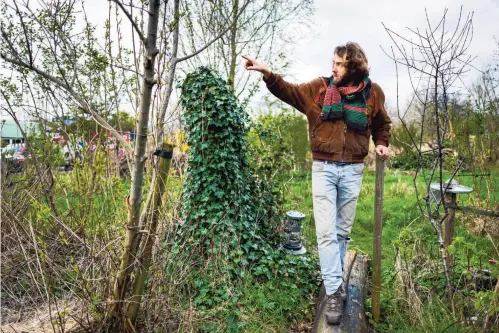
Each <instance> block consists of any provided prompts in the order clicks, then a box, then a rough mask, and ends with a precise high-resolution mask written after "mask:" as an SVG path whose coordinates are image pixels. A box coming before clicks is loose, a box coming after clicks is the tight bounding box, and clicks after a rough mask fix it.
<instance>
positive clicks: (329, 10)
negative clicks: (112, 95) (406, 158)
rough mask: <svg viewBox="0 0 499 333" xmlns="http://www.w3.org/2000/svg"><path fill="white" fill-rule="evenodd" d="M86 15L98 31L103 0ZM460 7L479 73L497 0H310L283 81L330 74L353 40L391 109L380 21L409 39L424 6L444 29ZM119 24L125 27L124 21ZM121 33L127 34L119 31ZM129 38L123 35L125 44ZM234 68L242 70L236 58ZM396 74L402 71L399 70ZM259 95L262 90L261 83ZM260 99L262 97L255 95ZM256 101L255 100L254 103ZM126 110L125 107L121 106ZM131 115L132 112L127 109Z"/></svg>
mask: <svg viewBox="0 0 499 333" xmlns="http://www.w3.org/2000/svg"><path fill="white" fill-rule="evenodd" d="M85 3H86V8H87V12H88V13H90V15H89V18H90V20H91V22H92V23H94V24H96V25H97V30H98V31H99V30H100V31H101V32H102V33H103V26H104V22H105V20H106V19H107V17H108V6H109V4H108V1H106V0H87V1H86V2H85ZM461 6H463V13H464V15H466V14H468V13H469V12H474V16H473V29H474V35H473V40H472V43H471V46H470V48H469V50H468V53H469V54H471V55H474V56H476V57H477V58H476V60H475V61H474V62H473V65H474V66H475V67H477V68H479V69H483V68H484V67H485V66H486V65H487V64H489V63H490V62H491V61H492V55H493V52H494V51H497V47H496V45H497V43H496V42H495V38H499V0H463V1H461V2H456V1H451V0H419V1H409V0H376V1H373V0H356V1H337V0H315V8H316V11H315V14H314V15H313V17H311V18H310V27H309V28H308V30H303V31H299V32H296V33H297V34H298V35H304V34H305V37H304V38H302V39H301V40H300V41H299V42H298V43H297V44H296V45H293V46H291V47H290V49H291V52H290V53H289V54H288V57H289V58H290V60H292V66H291V68H289V70H288V74H289V75H288V76H287V79H288V80H289V81H292V82H296V83H299V82H305V81H309V80H312V79H314V78H316V77H318V76H329V75H331V62H332V57H333V55H332V52H333V50H334V47H335V46H337V45H339V44H344V43H346V42H347V41H355V42H358V43H359V44H360V45H361V46H362V47H363V48H364V50H365V51H366V54H367V56H368V58H369V65H370V67H371V78H372V80H373V81H375V82H377V83H379V84H380V86H381V87H382V88H383V90H384V91H385V95H386V99H387V104H388V105H389V106H390V107H392V108H393V107H395V104H396V78H395V67H394V64H393V62H392V61H391V60H390V59H389V58H388V57H387V56H386V55H385V54H384V53H383V51H382V49H381V46H382V47H383V48H385V49H389V48H390V46H391V45H392V41H391V40H390V38H389V36H388V34H387V33H386V32H385V30H384V28H383V25H382V22H383V23H384V24H385V25H386V26H387V27H388V28H390V29H392V30H394V31H396V32H398V33H401V34H402V35H405V36H409V35H410V33H409V32H408V30H407V29H406V27H409V28H412V29H416V28H420V29H423V30H424V29H425V28H426V27H427V25H426V24H427V23H426V16H425V8H426V9H427V11H428V15H429V19H430V21H431V23H436V22H438V21H439V20H440V18H441V16H442V14H443V12H444V9H445V8H448V10H449V11H448V14H447V17H448V27H449V28H454V27H455V23H456V21H457V18H458V16H459V10H460V7H461ZM124 25H125V26H126V25H127V22H126V20H124ZM124 31H130V30H127V29H124ZM126 39H129V34H125V40H126ZM239 62H240V63H239V64H238V66H241V67H242V66H243V63H242V59H241V58H239ZM400 71H401V70H400ZM477 75H478V71H476V70H473V71H471V72H470V73H468V74H467V76H466V77H464V82H465V83H466V84H467V85H471V84H472V83H473V81H474V80H476V77H477ZM261 88H262V89H261V90H262V92H265V91H266V88H265V85H264V84H263V82H262V83H261ZM259 96H261V95H259ZM399 96H400V106H401V107H403V106H404V105H405V104H407V101H408V100H409V99H410V97H411V96H412V89H411V87H410V83H409V80H408V79H407V76H404V75H402V74H401V78H400V83H399ZM255 103H258V101H255ZM125 108H126V107H125ZM127 111H131V110H127Z"/></svg>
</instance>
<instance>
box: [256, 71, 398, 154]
mask: <svg viewBox="0 0 499 333" xmlns="http://www.w3.org/2000/svg"><path fill="white" fill-rule="evenodd" d="M264 81H265V82H266V83H267V88H268V89H269V91H270V92H271V93H272V94H273V95H274V96H276V97H277V98H279V99H280V100H282V101H283V102H286V103H287V104H289V105H291V106H292V107H294V108H295V109H297V110H298V111H300V112H301V113H303V114H305V115H306V116H307V119H308V131H309V141H310V148H311V149H312V156H313V158H314V159H321V160H331V161H338V162H363V161H364V157H366V155H367V153H368V151H369V137H370V136H371V134H372V137H373V141H374V143H375V145H383V146H386V147H388V144H389V140H390V123H391V120H390V118H389V117H388V114H387V113H386V109H385V107H384V104H385V94H384V93H383V90H381V88H380V86H379V85H377V84H376V83H372V87H371V93H370V97H369V99H368V100H367V113H368V123H369V126H368V129H367V130H366V131H364V132H359V131H356V130H353V129H351V128H348V127H347V126H346V125H345V123H344V122H343V120H336V121H322V120H321V117H320V114H321V106H322V102H323V100H324V95H325V93H326V88H327V86H326V82H325V80H324V78H321V77H319V78H317V79H314V80H312V81H310V82H307V83H302V84H292V83H288V82H286V81H284V80H283V79H282V77H281V76H279V75H278V74H275V73H272V74H270V76H269V77H268V78H267V79H264Z"/></svg>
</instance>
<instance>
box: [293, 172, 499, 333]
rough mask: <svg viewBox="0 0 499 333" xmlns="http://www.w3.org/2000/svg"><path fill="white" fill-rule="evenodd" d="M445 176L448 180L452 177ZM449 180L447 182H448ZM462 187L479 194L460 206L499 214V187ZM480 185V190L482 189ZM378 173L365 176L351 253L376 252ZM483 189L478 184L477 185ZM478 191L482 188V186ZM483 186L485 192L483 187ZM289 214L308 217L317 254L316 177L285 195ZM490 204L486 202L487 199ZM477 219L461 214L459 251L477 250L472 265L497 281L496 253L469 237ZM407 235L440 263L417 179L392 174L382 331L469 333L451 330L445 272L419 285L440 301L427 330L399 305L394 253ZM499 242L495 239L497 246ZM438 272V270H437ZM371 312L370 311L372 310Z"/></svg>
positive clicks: (307, 233)
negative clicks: (403, 233)
mask: <svg viewBox="0 0 499 333" xmlns="http://www.w3.org/2000/svg"><path fill="white" fill-rule="evenodd" d="M449 176H450V175H445V176H444V177H449ZM444 179H446V178H444ZM490 179H499V169H494V170H493V171H492V175H491V176H490ZM457 180H458V182H459V183H460V184H463V185H467V186H470V187H473V188H475V189H476V190H475V191H474V192H473V193H471V194H469V195H460V196H459V197H458V205H461V206H468V205H469V206H474V205H477V204H480V205H483V206H485V207H486V208H488V209H490V210H493V209H496V210H497V200H496V198H497V195H498V194H499V182H497V181H495V182H492V184H491V187H490V188H487V187H486V186H485V180H484V179H482V180H480V179H473V177H458V178H457ZM480 181H481V184H480ZM374 183H375V174H374V171H371V170H366V171H365V174H364V179H363V185H362V189H361V193H360V196H359V201H358V204H357V212H356V217H355V223H354V225H353V229H352V233H351V238H352V241H351V243H350V249H354V250H357V251H359V252H361V253H367V254H368V255H372V248H373V245H372V244H373V243H372V242H373V237H372V230H373V211H374ZM416 183H417V186H418V189H419V191H421V192H420V196H421V193H425V183H424V179H423V177H418V178H417V180H416ZM477 183H478V184H477ZM477 185H479V186H477ZM480 185H481V186H480ZM284 193H286V196H285V199H286V200H285V201H286V204H285V208H286V209H293V210H298V211H301V212H303V213H305V214H306V215H307V219H306V221H305V222H304V223H303V227H304V230H303V235H304V238H305V244H306V245H307V246H308V248H309V249H313V250H316V248H317V243H316V237H315V225H314V220H313V208H312V186H311V172H310V171H304V172H301V173H298V174H295V175H293V178H292V180H291V181H290V182H289V183H288V185H287V188H286V189H285V192H284ZM488 197H489V198H490V200H489V201H485V199H486V198H488ZM475 218H476V216H475V215H473V214H470V213H461V212H458V213H457V215H456V220H455V221H456V238H458V239H459V240H460V242H457V243H461V242H462V244H465V245H456V247H459V246H460V247H461V249H457V250H456V251H466V250H465V249H464V247H471V248H473V249H474V250H473V251H472V252H470V264H471V266H474V267H484V268H487V269H490V270H491V271H492V274H493V276H494V274H495V276H497V275H498V273H499V270H498V268H497V266H493V265H487V260H488V259H490V258H491V257H496V259H497V256H494V255H493V253H494V252H493V251H494V248H493V246H492V244H491V242H490V241H489V239H487V238H486V237H483V236H480V235H475V234H473V233H472V232H470V228H469V223H470V221H472V220H473V219H475ZM402 230H408V231H409V232H410V233H415V234H416V235H415V237H419V238H420V239H421V241H422V242H423V243H424V244H425V245H424V246H425V249H426V251H427V252H430V253H429V256H430V257H431V256H432V257H434V258H435V262H437V263H438V242H437V237H436V234H435V231H434V229H433V227H432V226H431V225H430V223H429V222H428V221H426V220H424V219H423V218H421V214H420V210H419V208H418V205H417V200H416V191H415V188H414V184H413V175H412V174H411V173H409V172H403V171H397V170H389V171H387V172H386V173H385V192H384V202H383V235H382V244H383V259H382V272H383V282H382V283H383V286H382V315H383V316H384V317H383V318H382V322H383V323H382V324H380V325H377V329H378V331H380V332H436V331H443V330H444V329H446V328H447V326H450V327H449V328H448V329H447V330H446V331H445V332H465V331H470V332H472V331H473V330H469V329H470V328H469V327H463V326H462V325H451V324H452V323H453V322H454V321H455V318H453V317H452V316H451V315H449V311H448V306H447V305H446V299H445V289H444V288H443V283H444V281H443V278H442V276H443V274H442V273H441V272H438V271H436V272H433V274H430V275H429V276H428V277H425V278H421V280H420V281H418V282H419V283H421V284H423V285H424V284H427V285H428V286H430V287H431V288H434V290H436V294H437V296H438V297H436V298H434V299H433V300H432V299H430V300H429V301H427V302H425V305H424V312H425V315H426V316H427V318H428V324H427V326H425V327H416V326H411V324H410V317H411V313H408V312H407V311H405V310H404V309H403V308H400V307H399V306H398V305H397V302H398V300H397V297H398V296H397V294H396V291H395V285H394V283H393V281H394V276H395V275H394V272H395V265H394V262H395V252H396V246H399V245H398V244H399V243H398V241H397V240H398V239H399V237H400V234H401V231H402ZM498 240H499V239H498V238H497V237H495V238H494V242H496V243H497V241H498ZM466 259H467V258H466V255H465V254H463V253H461V257H459V258H458V262H456V268H455V271H454V275H459V273H460V272H456V271H457V270H458V269H460V268H463V267H466ZM437 268H438V269H439V266H437ZM367 305H368V308H369V304H367Z"/></svg>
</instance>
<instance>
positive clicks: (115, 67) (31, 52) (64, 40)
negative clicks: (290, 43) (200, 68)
mask: <svg viewBox="0 0 499 333" xmlns="http://www.w3.org/2000/svg"><path fill="white" fill-rule="evenodd" d="M212 3H213V2H212V1H208V2H205V3H204V5H205V6H203V8H204V10H205V16H204V18H206V17H210V16H211V17H213V18H214V23H213V25H212V26H211V27H210V28H209V29H207V30H204V31H201V32H200V33H201V35H200V36H201V37H202V38H197V39H192V40H190V41H189V42H187V41H184V42H182V43H181V41H182V40H183V39H187V38H190V37H189V36H192V33H191V32H189V30H188V26H189V24H190V23H189V22H188V21H189V20H191V19H192V17H190V16H189V15H184V14H183V13H182V11H185V12H187V11H189V10H191V11H193V10H194V9H195V8H197V7H196V5H199V2H198V1H187V0H186V1H181V0H174V1H156V0H152V1H149V2H147V3H146V2H142V1H129V2H124V1H120V0H110V1H109V7H108V10H109V15H108V19H107V20H106V22H105V27H106V28H105V36H104V37H105V39H104V40H105V42H104V45H101V44H100V43H99V38H98V37H97V33H96V29H95V26H94V25H93V24H92V23H90V20H89V19H88V15H87V10H86V7H85V4H84V2H83V1H81V0H71V1H69V2H68V1H40V2H38V3H37V4H36V5H35V4H33V3H32V2H29V1H25V0H9V1H6V2H3V3H2V5H1V6H2V13H5V15H2V18H1V19H0V23H1V36H2V43H1V45H0V59H2V66H3V67H4V68H5V69H6V70H4V72H2V73H0V74H1V75H2V80H1V82H0V89H1V91H2V96H3V98H4V99H5V100H7V101H9V103H10V105H9V106H8V107H7V106H5V108H7V109H8V110H9V112H10V113H11V114H12V115H15V113H16V112H19V111H20V110H22V111H23V112H25V113H26V114H29V115H31V116H32V117H35V118H36V119H38V121H40V122H42V121H46V120H48V118H51V117H56V118H64V115H65V114H66V115H67V114H68V113H72V112H73V113H74V112H77V113H82V114H84V115H85V116H86V117H87V118H90V117H91V119H93V120H94V121H95V123H96V124H98V125H99V126H100V127H101V128H102V129H104V130H105V131H109V132H110V133H112V135H113V136H114V137H115V138H116V140H117V141H118V142H119V143H120V145H121V146H122V147H124V148H125V149H126V150H127V151H128V152H129V153H130V154H132V153H133V157H131V158H132V162H133V167H132V172H131V174H132V182H131V187H130V191H129V195H128V196H127V198H126V207H127V221H126V223H125V227H126V229H127V230H126V232H125V234H124V236H123V237H124V244H123V249H122V253H121V257H120V259H119V268H118V270H117V272H116V279H115V280H114V283H113V287H112V288H109V289H112V297H111V306H110V307H109V311H108V315H107V318H108V319H112V320H111V322H113V323H114V324H117V325H118V326H119V327H121V329H126V330H132V331H133V330H134V327H133V326H134V322H133V321H134V320H135V319H136V318H137V313H138V309H139V307H138V306H136V304H140V302H141V298H142V290H143V283H144V281H145V278H144V276H143V275H144V274H147V271H148V266H149V265H150V258H151V257H150V251H149V253H147V255H146V257H143V255H144V251H140V248H141V246H142V247H143V246H144V245H143V244H142V237H141V235H146V236H147V237H145V238H146V239H151V237H154V235H155V234H156V232H157V228H158V223H157V221H155V220H154V219H157V218H158V214H154V211H156V210H157V209H158V207H153V206H152V205H154V202H158V200H157V198H156V199H153V197H155V195H154V193H155V190H154V189H155V188H157V184H158V183H161V182H163V181H164V179H163V177H160V176H159V175H160V174H161V170H160V169H159V163H158V161H155V162H154V163H153V164H152V165H153V168H151V170H152V181H151V185H150V189H149V192H148V196H147V200H145V204H144V202H143V201H144V200H143V197H142V193H143V187H144V177H145V171H144V165H145V163H146V161H147V159H148V158H149V157H150V156H152V155H151V154H149V152H148V150H149V147H148V140H150V141H152V146H159V145H160V144H162V143H163V142H164V141H165V136H166V134H167V133H166V132H165V125H166V123H167V122H168V121H169V118H167V114H168V109H169V107H170V104H172V103H171V99H172V93H173V90H174V82H175V76H176V72H177V69H178V68H179V67H180V66H181V64H183V63H185V62H187V61H190V60H191V59H194V58H195V57H197V56H199V55H200V54H202V53H203V52H206V51H208V50H210V47H211V46H214V45H215V44H217V43H219V42H220V41H221V40H222V39H224V40H225V36H226V35H227V34H228V33H229V32H230V33H231V37H230V40H231V41H232V42H231V44H230V45H231V46H230V50H231V60H230V66H229V67H230V68H231V69H230V70H229V72H230V73H232V74H231V75H232V77H233V76H234V75H235V74H234V73H235V59H236V58H235V57H236V56H237V54H239V53H238V52H235V53H234V52H233V50H234V48H235V47H237V45H238V43H240V42H241V40H240V39H239V37H237V38H236V35H237V34H239V32H238V31H240V30H238V29H242V28H243V27H246V26H248V25H249V24H250V22H260V23H259V24H260V25H259V26H258V27H256V28H255V29H256V30H254V33H255V34H261V33H262V31H263V30H262V29H264V27H265V26H266V25H267V26H268V25H271V26H272V27H273V29H275V30H274V33H275V32H276V31H277V29H278V25H277V23H279V22H281V23H282V22H284V21H283V16H282V15H281V16H279V17H280V18H279V19H276V17H273V16H272V14H275V12H276V10H277V7H276V6H277V2H275V4H273V7H271V10H270V9H268V8H264V7H265V6H260V5H261V3H260V2H257V1H252V0H244V1H235V2H234V4H233V5H232V6H231V7H226V6H225V4H224V2H219V5H220V6H223V10H222V7H213V6H212ZM297 3H302V2H297ZM303 3H307V2H306V1H303ZM258 6H260V7H262V8H260V7H258ZM259 8H260V9H259ZM298 8H299V7H293V8H291V9H294V10H297V9H298ZM265 11H266V15H260V13H263V12H265ZM287 13H288V14H289V15H291V16H292V14H293V11H292V10H291V11H288V12H287ZM258 15H260V16H258ZM291 16H290V17H291ZM256 17H260V18H262V21H257V20H255V18H256ZM227 18H230V19H229V20H226V19H227ZM123 19H124V21H125V22H127V23H123ZM113 20H114V22H113ZM215 23H216V24H215ZM236 28H237V29H236ZM124 29H131V33H130V34H128V35H129V36H131V37H130V39H131V41H130V42H131V46H130V47H127V45H125V44H126V43H125V42H124V38H123V36H124V35H125V33H124ZM183 36H184V38H182V37H183ZM254 40H255V39H251V38H250V39H248V40H247V41H246V42H245V43H246V45H247V44H251V42H252V41H254ZM223 43H225V42H222V44H220V45H224V44H223ZM182 45H189V48H188V49H186V48H185V47H184V48H182V47H181V46H182ZM223 49H224V50H227V48H223ZM224 52H225V51H224ZM4 73H5V74H4ZM233 81H234V80H232V82H233ZM16 91H22V92H23V94H20V95H19V96H17V95H16V93H15V92H16ZM40 104H43V107H41V106H40ZM124 105H130V106H131V107H132V108H133V110H134V111H135V112H136V114H137V117H136V118H137V136H136V137H137V140H136V142H135V144H134V146H131V145H130V144H129V143H128V142H127V141H126V140H125V139H124V138H123V136H122V134H121V132H120V129H119V124H118V128H116V127H113V126H111V125H110V124H109V122H108V119H109V115H110V114H112V113H117V112H119V109H120V107H123V106H124ZM118 119H119V117H118ZM151 123H152V124H151ZM92 184H95V178H92ZM156 196H157V195H156ZM2 207H3V206H2ZM54 207H55V205H54ZM54 209H55V208H54ZM151 210H153V211H152V213H151ZM68 232H72V230H71V229H69V231H68ZM75 235H76V234H75ZM117 240H121V238H119V239H117ZM82 242H83V243H84V244H85V239H82ZM146 243H147V244H146V245H145V246H146V247H147V248H150V247H151V243H150V242H149V241H148V242H146ZM110 244H115V240H112V241H111V242H110ZM107 248H108V244H106V245H105V247H104V248H103V249H102V251H104V250H105V249H107ZM106 251H107V250H106ZM146 252H147V251H146ZM98 253H101V250H99V251H98ZM133 272H137V274H136V276H135V277H136V279H135V280H134V281H135V282H133V283H132V274H133ZM137 277H140V278H137ZM141 283H142V286H140V284H141ZM132 286H133V290H134V291H136V292H131V289H132V288H131V287H132ZM130 301H131V302H132V303H133V304H134V306H133V307H132V310H129V311H127V304H128V303H129V302H130Z"/></svg>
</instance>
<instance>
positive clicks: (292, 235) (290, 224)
mask: <svg viewBox="0 0 499 333" xmlns="http://www.w3.org/2000/svg"><path fill="white" fill-rule="evenodd" d="M286 217H287V223H286V226H285V227H284V232H285V233H286V241H285V242H284V244H282V245H281V248H282V249H283V250H284V251H286V252H288V253H290V254H293V255H299V254H304V253H306V252H307V250H306V249H305V247H304V246H303V244H302V242H301V221H303V220H304V219H305V214H303V213H300V212H296V211H289V212H287V213H286Z"/></svg>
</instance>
